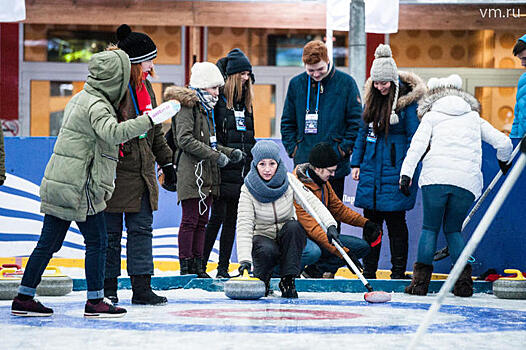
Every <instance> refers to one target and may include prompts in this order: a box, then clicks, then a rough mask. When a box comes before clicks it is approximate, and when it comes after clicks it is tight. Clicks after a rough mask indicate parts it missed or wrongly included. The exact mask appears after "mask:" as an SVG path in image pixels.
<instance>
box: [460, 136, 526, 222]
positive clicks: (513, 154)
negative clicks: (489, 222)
mask: <svg viewBox="0 0 526 350" xmlns="http://www.w3.org/2000/svg"><path fill="white" fill-rule="evenodd" d="M520 146H521V143H520V142H519V143H518V144H517V146H516V147H515V149H514V150H513V153H512V154H511V157H510V160H509V161H508V164H509V163H511V162H513V159H514V158H515V156H516V155H517V153H519V151H520V148H521V147H520ZM502 175H503V174H502V171H501V170H499V172H498V173H497V175H495V177H494V178H493V180H492V181H491V182H490V184H489V185H488V187H487V188H486V190H485V191H484V193H483V194H482V196H480V198H479V200H478V201H477V203H476V204H475V206H474V207H473V209H471V211H470V212H469V214H468V216H467V217H466V219H465V220H464V222H463V223H462V230H461V231H464V228H466V226H467V225H468V223H469V222H470V221H471V219H473V216H475V213H476V212H477V210H479V209H480V206H481V205H482V202H484V200H485V199H486V197H487V196H488V195H489V193H490V192H491V191H492V190H493V188H494V187H495V185H496V184H497V182H498V181H499V180H500V178H501V177H502Z"/></svg>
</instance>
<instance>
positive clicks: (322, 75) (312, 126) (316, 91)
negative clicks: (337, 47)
mask: <svg viewBox="0 0 526 350" xmlns="http://www.w3.org/2000/svg"><path fill="white" fill-rule="evenodd" d="M302 58H303V63H304V64H305V72H304V73H301V74H299V75H297V76H295V77H294V78H292V80H291V81H290V83H289V87H288V91H287V98H286V100H285V106H284V108H283V115H282V117H281V139H282V142H283V146H285V150H286V151H287V153H288V155H289V157H291V158H293V159H294V166H296V165H298V164H302V163H306V162H308V160H309V154H310V151H311V149H312V147H313V146H314V145H316V144H318V143H320V142H323V141H325V142H329V143H330V144H331V145H332V147H333V148H334V150H335V151H336V153H337V154H338V157H339V159H338V160H339V161H338V167H337V170H336V173H335V175H334V178H331V180H330V183H331V186H332V188H333V189H334V191H335V192H336V195H337V196H338V197H339V198H340V199H343V190H344V180H345V176H347V175H348V174H349V173H350V171H351V169H350V166H349V155H350V154H351V152H352V149H353V147H354V141H355V139H356V135H357V132H358V128H359V126H360V118H361V115H362V103H361V99H360V92H359V90H358V87H357V85H356V82H355V81H354V79H353V78H352V77H351V76H350V75H348V74H346V73H343V72H341V71H339V70H337V69H336V68H335V67H334V66H333V65H332V64H331V62H330V61H329V57H328V55H327V47H326V46H325V44H324V43H323V42H321V41H311V42H309V43H307V44H306V45H305V47H304V48H303V57H302Z"/></svg>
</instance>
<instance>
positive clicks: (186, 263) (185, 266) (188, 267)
mask: <svg viewBox="0 0 526 350" xmlns="http://www.w3.org/2000/svg"><path fill="white" fill-rule="evenodd" d="M179 265H180V267H181V271H180V275H181V276H182V275H190V274H194V273H195V271H194V270H195V269H194V267H193V266H194V259H192V258H188V259H179Z"/></svg>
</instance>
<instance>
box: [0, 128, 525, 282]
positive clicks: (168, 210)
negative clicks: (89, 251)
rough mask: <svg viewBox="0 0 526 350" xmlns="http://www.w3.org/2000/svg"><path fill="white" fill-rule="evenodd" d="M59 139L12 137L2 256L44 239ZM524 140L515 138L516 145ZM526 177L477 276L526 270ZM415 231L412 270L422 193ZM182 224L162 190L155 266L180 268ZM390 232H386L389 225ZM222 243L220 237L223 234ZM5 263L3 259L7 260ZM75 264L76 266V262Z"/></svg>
mask: <svg viewBox="0 0 526 350" xmlns="http://www.w3.org/2000/svg"><path fill="white" fill-rule="evenodd" d="M55 141H56V138H55V137H6V138H5V151H6V171H7V180H6V183H5V184H4V186H0V257H1V258H9V259H11V258H14V259H16V260H18V261H22V262H23V264H25V259H21V258H23V257H27V256H28V255H29V254H30V253H31V251H32V250H33V248H34V247H35V244H36V242H37V241H38V238H39V235H40V230H41V228H42V221H43V214H41V213H40V208H39V205H40V197H39V185H40V182H41V180H42V176H43V174H44V170H45V167H46V164H47V162H48V160H49V158H50V156H51V154H52V152H53V146H54V144H55ZM273 141H275V142H276V143H277V144H278V145H279V146H280V148H281V157H282V159H283V160H284V161H285V163H286V165H287V167H288V169H289V170H292V161H291V159H290V158H288V156H287V154H286V152H285V150H284V149H283V146H282V145H281V141H280V140H278V139H273ZM518 141H519V140H518V139H514V140H513V143H514V145H516V144H517V143H518ZM482 171H483V176H484V184H485V185H488V184H489V183H490V182H491V180H492V179H493V177H494V176H495V174H496V173H497V172H498V171H499V167H498V163H497V160H496V158H495V150H494V149H493V148H492V147H491V146H489V145H488V144H485V143H484V144H483V157H482ZM504 179H505V177H504V178H503V179H501V180H500V181H499V183H498V184H497V186H496V188H495V189H494V190H493V192H492V193H491V194H490V195H489V196H488V198H487V199H486V201H485V202H484V204H483V205H482V207H481V208H480V209H479V211H478V212H477V213H476V215H475V216H474V217H473V219H472V220H471V222H470V224H469V225H468V226H467V227H466V230H465V231H464V233H463V237H464V239H465V240H467V239H468V238H469V237H470V235H471V233H472V232H473V231H474V229H475V228H476V226H477V224H478V222H479V221H480V219H481V218H482V215H483V214H484V212H485V211H486V209H487V208H488V206H489V204H490V203H491V201H492V200H493V197H494V196H495V194H496V193H497V191H498V189H499V188H500V185H501V184H502V182H503V180H504ZM356 186H357V182H356V181H353V180H352V179H351V178H350V176H347V178H346V182H345V194H344V203H345V204H346V205H347V206H349V207H350V208H351V209H353V210H356V211H357V212H359V213H362V212H363V211H362V209H360V208H356V207H354V206H353V203H354V194H355V192H356ZM524 208H526V174H522V175H521V177H520V178H519V180H518V182H517V185H516V186H515V188H514V189H513V191H512V193H511V194H510V196H509V197H508V199H507V200H506V201H505V203H504V207H503V209H502V210H501V211H500V212H499V214H498V215H497V217H496V219H495V220H494V222H493V223H492V225H491V226H490V227H489V229H488V232H487V234H486V236H485V237H484V239H483V240H482V242H481V244H480V245H479V247H478V249H477V250H476V252H475V254H474V257H475V259H476V261H475V262H474V263H473V274H474V275H480V274H482V273H484V272H485V271H487V270H488V269H490V268H494V269H496V270H497V271H498V272H499V273H502V272H503V270H504V269H507V268H516V269H520V270H523V271H524V270H526V260H525V259H523V257H522V253H523V252H524V251H526V240H524V234H525V233H526V227H525V225H524V223H525V222H526V210H524ZM406 218H407V224H408V228H409V258H408V264H407V269H408V270H412V264H413V262H414V261H415V260H416V252H417V245H418V238H419V236H420V231H421V227H422V200H421V194H420V191H419V193H418V196H417V202H416V205H415V208H414V209H413V210H411V211H409V212H407V216H406ZM180 221H181V208H180V206H178V205H177V194H176V193H172V192H167V191H165V190H164V189H162V188H160V191H159V210H158V211H156V212H154V223H153V228H154V238H153V255H154V260H155V267H156V268H159V269H161V270H163V271H169V270H172V269H173V270H177V269H178V264H176V263H177V261H178V241H177V237H178V228H179V223H180ZM384 232H386V229H385V226H384ZM342 233H343V234H351V235H355V236H359V237H361V234H362V229H361V228H356V227H351V226H348V225H342ZM218 239H219V236H218ZM383 241H384V243H383V246H384V247H383V249H382V253H381V256H380V263H379V268H380V269H384V270H385V269H390V268H391V264H390V253H389V248H388V247H389V237H388V235H387V232H386V233H385V234H384V236H383ZM216 243H217V244H216V245H215V246H214V250H213V251H212V254H211V261H212V262H217V260H218V242H216ZM125 245H126V232H124V233H123V240H122V246H123V251H122V258H123V259H125V258H126V255H125V254H126V249H125ZM445 245H446V242H445V238H444V235H443V234H440V235H439V240H438V243H437V248H438V249H439V248H442V247H444V246H445ZM84 253H85V251H84V244H83V237H82V235H81V234H80V232H79V231H78V228H77V226H76V224H75V223H73V224H72V226H71V228H70V230H69V231H68V234H67V236H66V240H65V242H64V246H63V247H62V249H61V250H60V251H59V252H58V253H56V254H55V255H54V256H55V257H56V258H62V259H64V260H61V261H62V262H63V263H65V264H66V265H60V264H57V265H58V266H70V265H71V264H74V265H75V266H74V267H79V266H80V265H83V264H81V263H79V260H83V259H84ZM1 260H3V259H1ZM231 260H232V261H233V262H236V261H237V253H236V247H235V246H234V249H233V252H232V259H231ZM71 261H73V262H74V263H71ZM434 266H435V269H434V271H435V272H439V273H446V272H449V270H450V268H451V260H450V259H444V260H442V261H439V262H436V263H435V264H434Z"/></svg>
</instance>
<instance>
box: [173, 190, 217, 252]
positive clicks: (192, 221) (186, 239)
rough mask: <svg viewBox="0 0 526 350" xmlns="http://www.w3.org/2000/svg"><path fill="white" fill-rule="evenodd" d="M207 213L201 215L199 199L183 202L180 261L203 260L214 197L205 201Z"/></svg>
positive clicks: (180, 227)
mask: <svg viewBox="0 0 526 350" xmlns="http://www.w3.org/2000/svg"><path fill="white" fill-rule="evenodd" d="M205 203H206V211H205V212H204V213H203V215H200V214H199V199H197V198H191V199H185V200H184V201H181V207H182V209H183V216H182V218H181V224H180V225H179V259H190V258H202V257H203V249H204V244H205V227H206V224H207V223H208V213H209V212H210V206H211V204H212V197H211V196H208V197H207V198H206V200H205Z"/></svg>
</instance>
